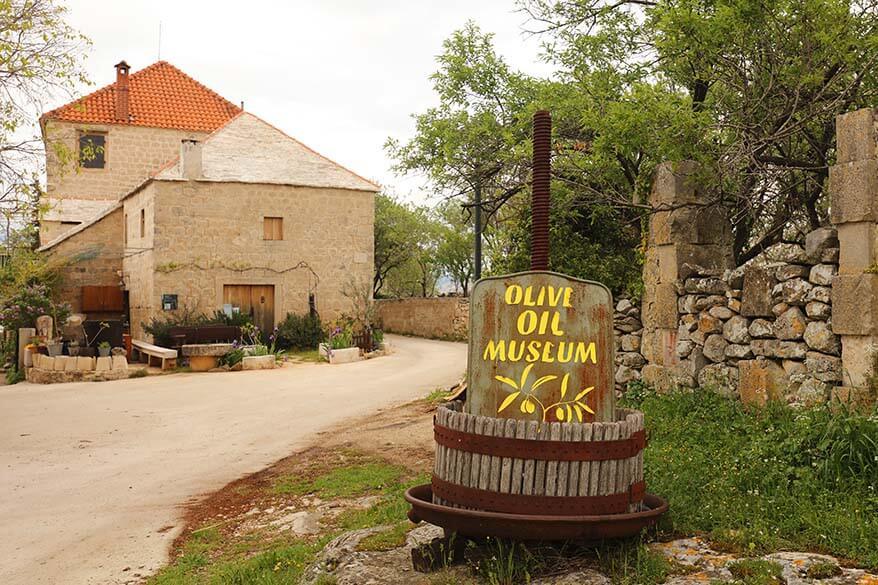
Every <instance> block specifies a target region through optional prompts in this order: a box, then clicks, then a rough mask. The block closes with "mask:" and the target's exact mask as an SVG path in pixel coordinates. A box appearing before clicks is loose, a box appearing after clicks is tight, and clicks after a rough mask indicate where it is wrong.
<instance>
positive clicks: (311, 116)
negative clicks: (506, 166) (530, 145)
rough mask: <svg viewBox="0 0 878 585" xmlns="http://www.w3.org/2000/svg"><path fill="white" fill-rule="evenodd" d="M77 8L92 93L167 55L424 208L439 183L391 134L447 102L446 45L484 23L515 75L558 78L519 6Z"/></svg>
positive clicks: (164, 1)
mask: <svg viewBox="0 0 878 585" xmlns="http://www.w3.org/2000/svg"><path fill="white" fill-rule="evenodd" d="M61 1H63V0H61ZM66 5H67V6H68V8H69V13H68V22H69V23H70V24H71V25H72V26H74V27H75V28H77V29H78V30H79V31H80V32H81V33H83V34H84V35H85V36H87V37H88V38H89V39H91V41H92V43H93V44H92V47H91V48H90V50H89V51H88V54H87V55H86V61H85V67H86V71H87V73H88V75H89V77H90V79H91V80H92V82H93V83H94V86H93V87H91V88H83V93H85V92H87V91H93V90H94V89H96V88H98V87H102V86H104V85H106V84H108V83H111V82H113V81H114V80H115V70H114V69H113V65H114V64H115V63H117V62H119V61H121V60H122V59H125V60H126V61H127V62H128V64H129V65H131V68H132V71H137V70H139V69H142V68H143V67H145V66H147V65H149V64H150V63H153V62H155V61H156V60H158V58H159V48H160V50H161V53H160V55H161V59H163V60H166V61H169V62H170V63H172V64H174V65H175V66H177V67H179V68H180V69H182V70H183V71H185V72H186V73H188V74H189V75H191V76H192V77H194V78H195V79H197V80H199V81H200V82H201V83H203V84H205V85H207V86H208V87H210V88H211V89H213V90H214V91H216V92H217V93H219V94H220V95H222V96H224V97H225V98H227V99H229V100H230V101H232V102H234V103H240V102H241V101H243V102H244V107H245V109H246V110H248V111H250V112H252V113H254V114H256V115H257V116H259V117H261V118H263V119H265V120H267V121H268V122H270V123H272V124H274V125H275V126H277V127H279V128H281V129H282V130H284V131H285V132H287V133H288V134H290V135H291V136H294V137H295V138H297V139H299V140H301V141H302V142H304V143H305V144H307V145H308V146H310V147H311V148H313V149H315V150H317V151H318V152H320V153H321V154H323V155H325V156H328V157H329V158H331V159H333V160H335V161H337V162H339V163H341V164H343V165H345V166H347V167H348V168H350V169H352V170H354V171H355V172H357V173H359V174H361V175H363V176H365V177H367V178H369V179H372V180H374V181H376V182H378V183H379V184H381V185H383V186H385V188H386V190H387V191H388V192H390V193H393V194H396V195H398V196H400V197H403V198H405V199H408V200H410V201H414V202H429V200H430V197H431V196H432V193H431V191H430V189H429V185H428V184H427V183H426V181H425V180H424V179H423V178H422V177H416V176H415V177H411V176H410V177H399V176H397V175H395V174H394V173H393V171H392V169H391V166H392V161H391V160H390V159H388V157H387V156H386V154H385V152H384V148H383V145H384V143H385V141H386V140H387V138H388V137H394V138H398V139H400V140H405V139H407V138H408V137H411V136H412V135H413V132H414V124H413V121H412V118H411V115H412V114H413V113H419V112H423V111H424V110H425V109H427V108H428V107H430V106H432V105H434V104H435V103H436V99H435V97H434V95H433V92H432V87H431V84H430V80H429V76H430V74H431V73H433V72H434V71H435V70H436V62H435V58H436V55H438V54H439V53H440V52H441V50H442V41H443V40H444V39H445V38H447V37H448V36H449V35H450V34H451V33H452V32H453V31H454V30H457V29H459V28H461V27H462V26H463V25H464V24H465V23H466V21H467V20H473V21H475V22H476V23H477V24H479V25H480V26H481V28H482V30H483V31H485V32H492V33H495V35H496V36H495V46H496V49H497V51H498V52H499V53H500V54H501V55H503V57H504V58H505V59H506V60H507V61H508V62H509V63H510V65H511V66H512V67H514V68H516V69H519V70H521V71H524V72H526V73H530V74H534V75H541V74H543V75H544V74H547V73H548V71H547V66H546V65H545V64H543V63H542V62H540V60H539V50H540V47H539V39H537V38H534V37H532V36H530V35H528V34H526V32H525V31H524V30H523V26H524V25H525V24H526V18H525V15H524V14H522V13H520V12H517V11H516V6H515V3H514V0H441V1H434V0H409V1H405V0H360V1H357V0H308V1H302V0H290V1H287V2H268V1H257V0H251V1H249V2H241V1H240V0H237V1H233V2H230V1H226V0H213V1H200V0H199V1H193V0H176V1H169V0H151V1H148V0H114V1H112V2H109V1H98V0H69V1H67V2H66ZM160 23H161V43H159V26H160ZM66 101H68V100H65V99H56V100H54V101H53V102H52V103H50V104H48V105H49V106H51V107H54V106H57V105H60V104H62V103H64V102H66ZM47 109H48V108H47Z"/></svg>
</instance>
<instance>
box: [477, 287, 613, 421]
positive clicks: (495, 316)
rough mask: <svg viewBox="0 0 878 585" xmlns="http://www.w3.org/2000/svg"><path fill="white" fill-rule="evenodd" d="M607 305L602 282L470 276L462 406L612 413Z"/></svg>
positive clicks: (592, 417)
mask: <svg viewBox="0 0 878 585" xmlns="http://www.w3.org/2000/svg"><path fill="white" fill-rule="evenodd" d="M612 307H613V304H612V295H611V294H610V291H609V290H608V289H607V287H605V286H604V285H602V284H600V283H597V282H591V281H586V280H578V279H575V278H570V277H569V276H565V275H563V274H556V273H553V272H523V273H519V274H511V275H507V276H500V277H492V278H485V279H482V280H480V281H479V282H477V283H476V285H475V287H474V288H473V291H472V294H471V296H470V339H469V368H468V384H467V402H466V409H467V411H468V412H470V413H471V414H476V415H481V416H492V417H498V418H514V419H520V420H536V421H540V422H548V421H552V422H555V421H561V422H591V421H611V420H613V413H614V410H615V408H614V407H615V389H614V381H613V370H614V366H613V358H614V353H615V347H614V344H613V308H612Z"/></svg>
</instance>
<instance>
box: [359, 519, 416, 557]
mask: <svg viewBox="0 0 878 585" xmlns="http://www.w3.org/2000/svg"><path fill="white" fill-rule="evenodd" d="M412 528H414V525H413V524H412V523H411V522H409V521H408V520H403V521H402V522H398V523H397V524H396V525H394V526H391V527H389V528H387V529H386V530H382V531H381V532H376V533H375V534H370V535H369V536H367V537H366V538H364V539H363V540H361V541H360V542H359V543H358V544H357V550H361V551H381V550H393V549H395V548H399V547H401V546H403V545H404V544H405V537H406V535H407V534H408V533H409V530H411V529H412Z"/></svg>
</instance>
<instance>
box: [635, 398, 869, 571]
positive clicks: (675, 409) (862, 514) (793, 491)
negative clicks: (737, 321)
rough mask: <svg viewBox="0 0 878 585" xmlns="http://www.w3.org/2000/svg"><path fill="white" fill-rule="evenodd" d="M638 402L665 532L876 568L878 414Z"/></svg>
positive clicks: (728, 546)
mask: <svg viewBox="0 0 878 585" xmlns="http://www.w3.org/2000/svg"><path fill="white" fill-rule="evenodd" d="M635 402H636V403H637V404H636V405H639V407H640V408H641V409H642V410H643V411H644V413H645V415H646V420H647V427H648V428H649V432H650V444H649V447H648V449H647V450H646V453H645V473H646V481H647V485H648V487H649V489H650V491H652V492H654V493H657V494H660V495H662V496H664V497H666V498H667V499H668V500H669V501H670V503H671V511H670V513H669V514H668V515H667V516H666V517H665V519H664V520H663V522H662V523H661V525H660V526H661V528H662V529H663V530H664V531H665V532H668V533H671V534H679V535H690V534H693V533H701V534H707V535H709V537H710V539H711V540H712V542H713V544H714V545H715V546H716V547H717V548H721V549H722V550H725V551H728V552H735V553H739V554H740V553H745V554H750V555H754V554H761V553H765V552H769V551H772V550H778V549H792V550H795V549H798V550H811V551H817V552H824V553H828V554H832V555H835V556H841V557H845V558H848V559H851V560H853V561H855V562H856V563H858V564H861V565H863V566H865V567H868V568H870V569H875V568H878V448H876V446H875V445H876V441H878V416H876V415H875V414H873V415H872V416H871V417H870V416H867V415H864V414H857V413H854V412H847V411H844V410H837V409H836V410H833V409H830V408H828V407H827V408H818V409H811V410H793V409H791V408H788V407H786V406H781V405H769V406H768V407H766V408H764V409H759V410H748V409H746V408H745V407H744V406H742V405H741V404H740V403H739V402H737V401H733V400H728V399H724V398H722V397H720V396H717V395H716V394H714V393H712V392H709V391H704V390H699V391H695V392H692V393H673V394H669V395H654V394H650V393H648V392H647V393H641V395H640V396H637V397H636V400H635ZM629 403H630V401H629Z"/></svg>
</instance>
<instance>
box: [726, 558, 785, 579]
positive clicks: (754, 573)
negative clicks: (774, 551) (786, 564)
mask: <svg viewBox="0 0 878 585" xmlns="http://www.w3.org/2000/svg"><path fill="white" fill-rule="evenodd" d="M726 568H728V570H729V572H730V573H731V574H732V577H734V578H735V580H734V583H740V584H742V585H783V584H784V580H783V577H782V575H783V567H782V566H781V565H780V564H779V563H775V562H773V561H764V560H761V559H742V560H740V561H735V562H732V563H729V564H728V565H727V567H726Z"/></svg>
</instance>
